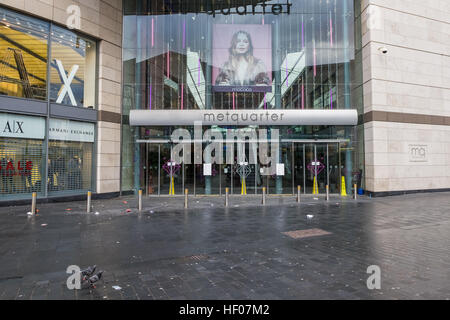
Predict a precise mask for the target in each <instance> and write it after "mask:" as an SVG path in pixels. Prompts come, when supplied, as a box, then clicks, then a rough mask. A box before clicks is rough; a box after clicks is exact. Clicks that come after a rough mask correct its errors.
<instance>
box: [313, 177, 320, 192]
mask: <svg viewBox="0 0 450 320" xmlns="http://www.w3.org/2000/svg"><path fill="white" fill-rule="evenodd" d="M313 194H319V186H318V184H317V177H314V186H313Z"/></svg>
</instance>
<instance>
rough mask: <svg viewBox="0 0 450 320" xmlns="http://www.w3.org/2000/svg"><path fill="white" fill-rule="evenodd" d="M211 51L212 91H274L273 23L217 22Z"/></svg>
mask: <svg viewBox="0 0 450 320" xmlns="http://www.w3.org/2000/svg"><path fill="white" fill-rule="evenodd" d="M212 54H213V74H212V79H213V83H212V84H213V91H216V92H271V91H272V32H271V26H270V25H254V24H215V25H214V27H213V49H212Z"/></svg>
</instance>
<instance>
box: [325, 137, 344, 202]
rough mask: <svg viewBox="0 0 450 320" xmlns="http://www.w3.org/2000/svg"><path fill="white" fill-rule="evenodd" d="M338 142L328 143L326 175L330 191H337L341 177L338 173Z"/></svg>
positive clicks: (338, 190)
mask: <svg viewBox="0 0 450 320" xmlns="http://www.w3.org/2000/svg"><path fill="white" fill-rule="evenodd" d="M339 166H340V164H339V143H329V144H328V176H329V180H330V182H329V186H330V193H339V192H340V184H341V179H340V175H339Z"/></svg>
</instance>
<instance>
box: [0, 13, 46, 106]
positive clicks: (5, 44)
mask: <svg viewBox="0 0 450 320" xmlns="http://www.w3.org/2000/svg"><path fill="white" fill-rule="evenodd" d="M48 32H49V24H48V23H46V22H42V21H39V20H36V19H32V18H29V17H26V16H23V15H20V14H16V13H14V12H11V11H8V10H5V9H2V8H0V95H7V96H13V97H20V98H28V99H38V100H45V99H46V98H47V47H48Z"/></svg>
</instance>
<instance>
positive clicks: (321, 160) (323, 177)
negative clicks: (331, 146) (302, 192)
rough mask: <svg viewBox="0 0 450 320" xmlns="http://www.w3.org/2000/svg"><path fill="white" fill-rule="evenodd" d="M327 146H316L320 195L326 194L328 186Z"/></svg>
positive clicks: (321, 144)
mask: <svg viewBox="0 0 450 320" xmlns="http://www.w3.org/2000/svg"><path fill="white" fill-rule="evenodd" d="M327 157H328V154H327V144H323V143H320V144H316V165H315V167H316V174H317V184H318V187H319V193H320V194H323V193H326V186H327V185H328V171H327V165H328V160H327Z"/></svg>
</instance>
